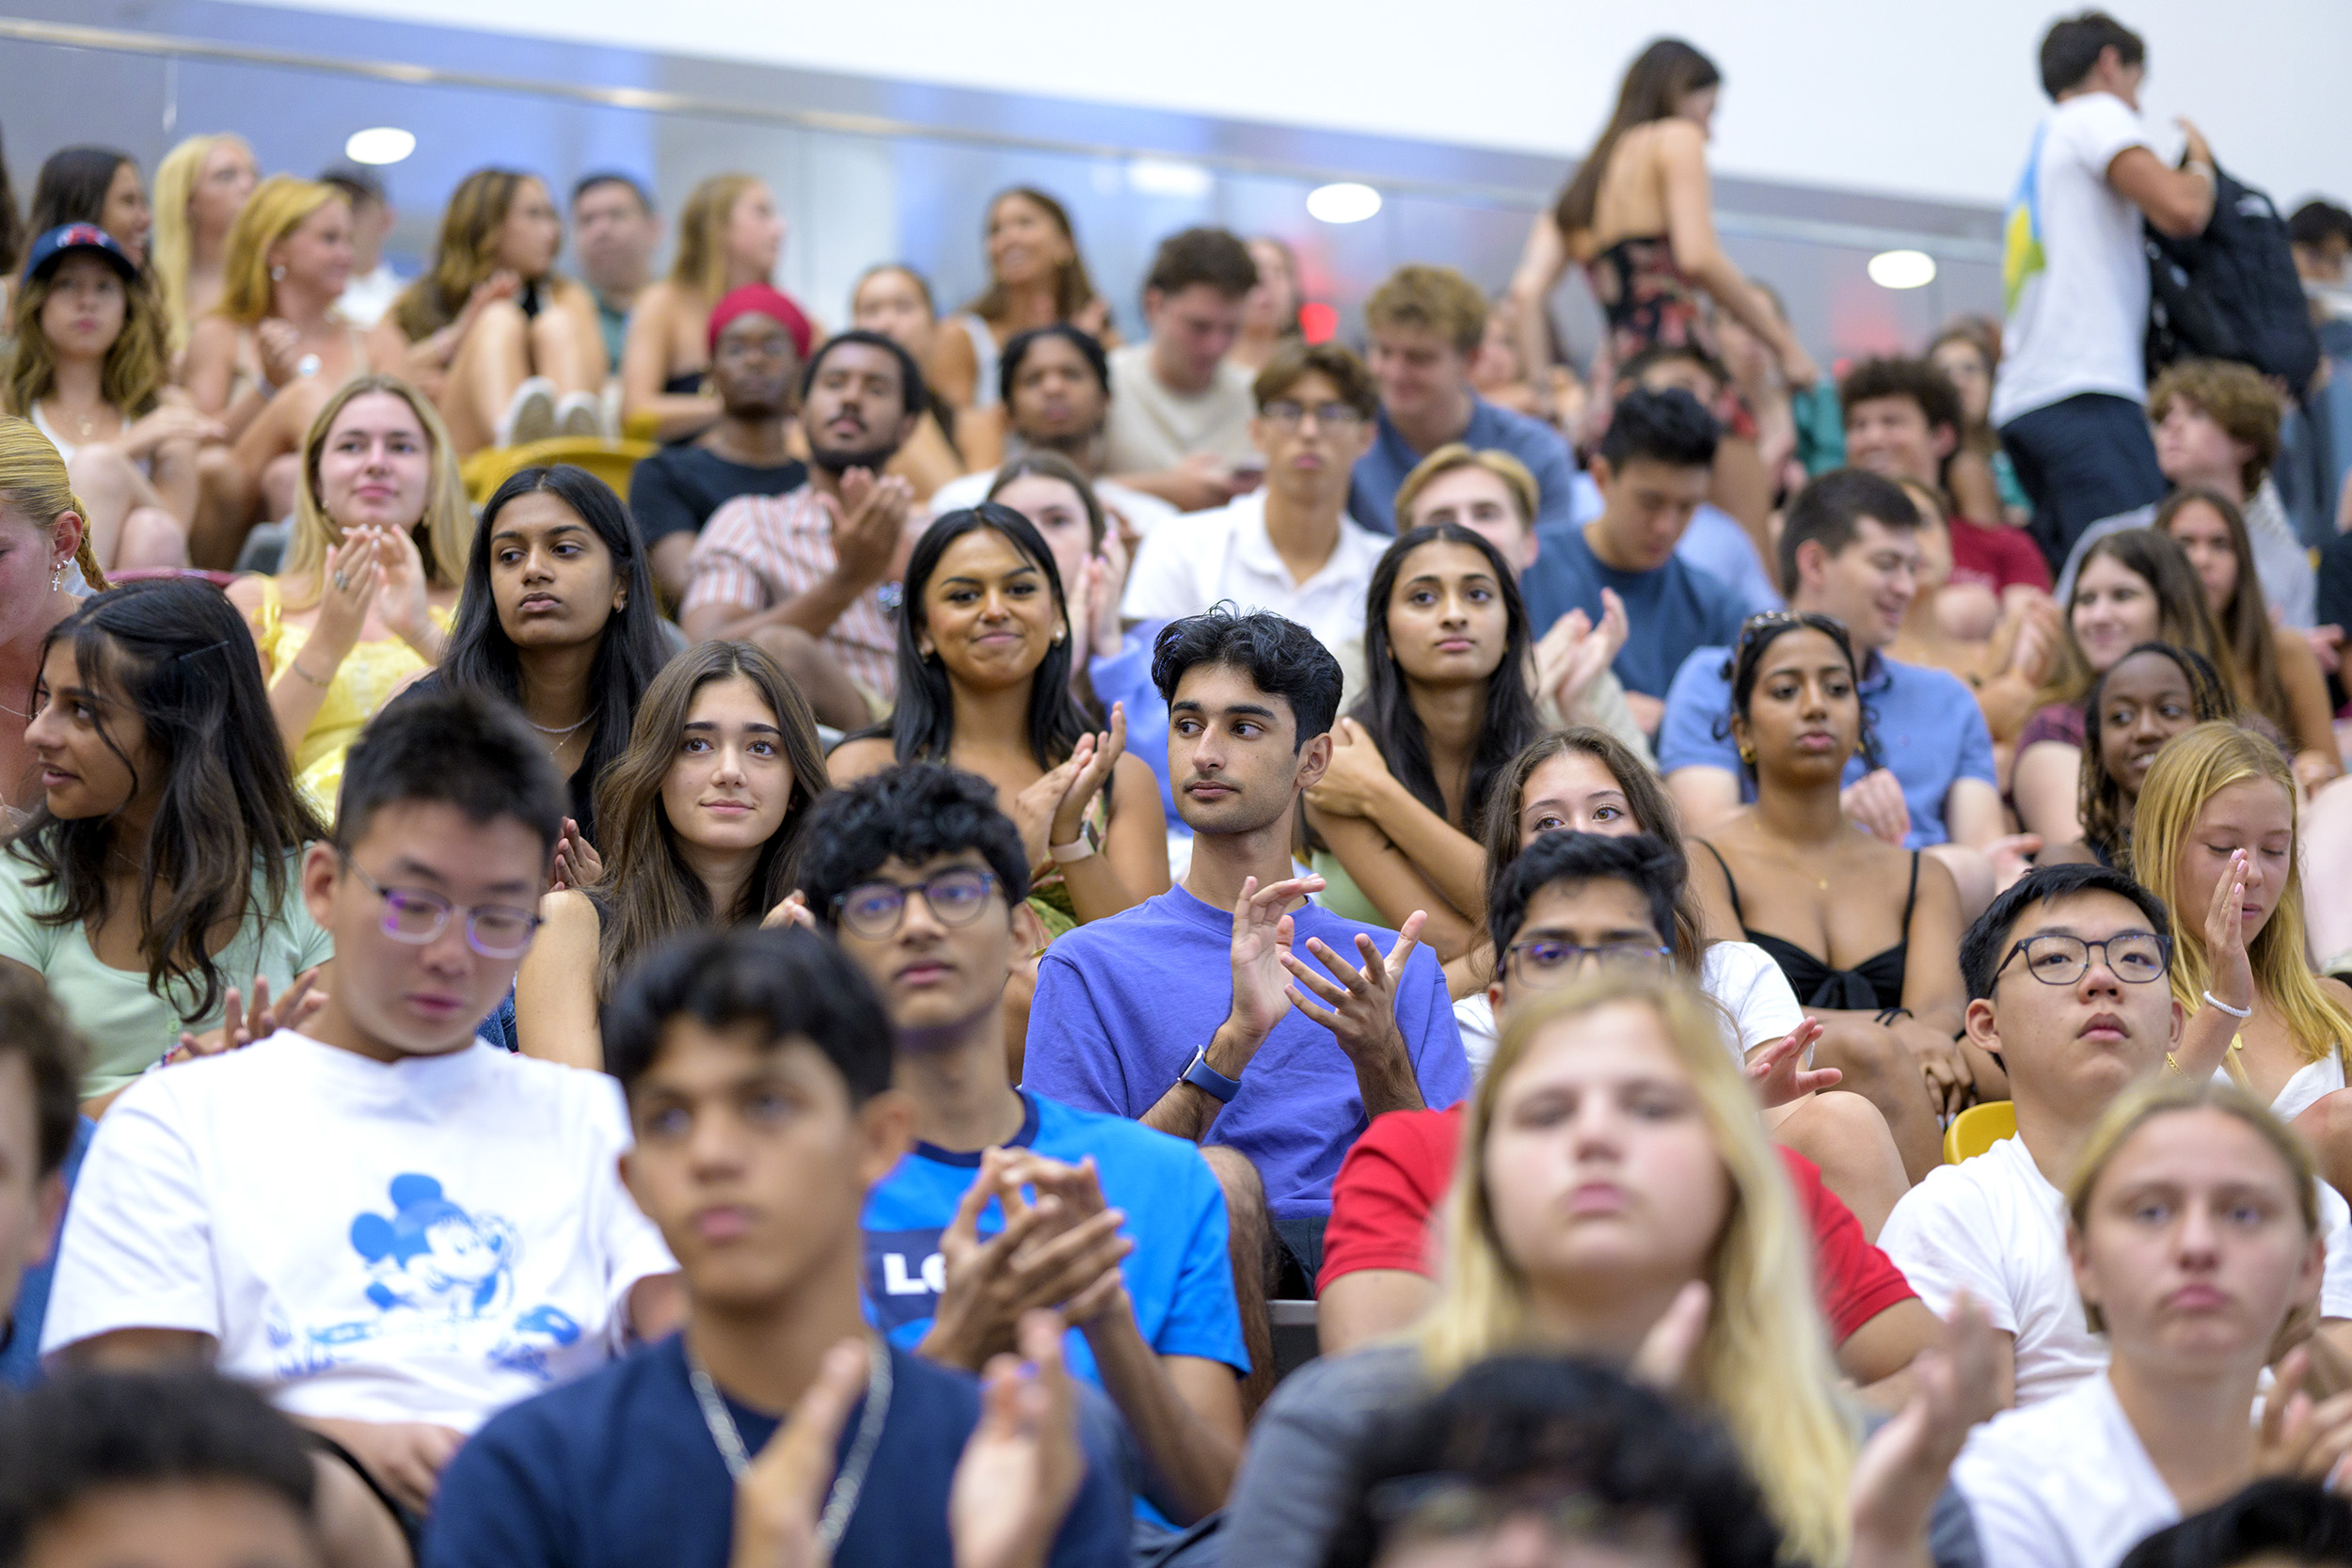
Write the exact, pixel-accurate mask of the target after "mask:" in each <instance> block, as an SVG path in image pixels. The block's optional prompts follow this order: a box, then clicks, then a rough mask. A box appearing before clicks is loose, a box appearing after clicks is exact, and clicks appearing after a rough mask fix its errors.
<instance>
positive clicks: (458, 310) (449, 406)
mask: <svg viewBox="0 0 2352 1568" xmlns="http://www.w3.org/2000/svg"><path fill="white" fill-rule="evenodd" d="M563 248H564V215H563V214H561V213H560V212H558V211H557V210H556V206H555V201H554V198H551V197H550V196H548V187H547V185H546V183H545V182H543V181H541V180H540V178H539V177H538V176H537V175H535V174H526V173H523V172H522V171H521V170H519V169H511V168H479V169H476V170H474V171H473V172H472V173H471V174H469V175H468V176H466V178H465V179H464V180H463V181H461V182H459V183H458V186H457V189H456V190H455V191H453V193H451V196H450V198H449V206H448V207H447V208H446V209H445V210H444V211H443V212H442V214H441V234H440V239H439V240H438V242H437V244H436V245H435V246H434V251H433V265H432V267H431V268H430V269H429V270H428V271H427V272H426V273H425V275H424V276H423V277H420V278H418V279H417V280H416V281H415V282H414V283H411V284H410V285H409V286H408V287H407V288H406V289H405V291H403V293H401V296H400V298H399V299H398V300H396V301H394V302H393V305H392V309H391V311H390V313H389V317H388V319H389V321H390V322H391V323H392V324H393V325H395V326H397V327H399V329H400V332H401V335H402V337H404V338H405V339H406V340H407V341H408V343H409V345H410V358H409V361H408V363H407V365H406V366H405V373H406V374H407V376H408V379H409V380H410V381H411V382H413V383H414V384H415V385H416V386H417V387H418V388H420V389H421V390H423V391H424V392H426V393H427V394H428V395H429V396H431V397H432V399H433V401H434V403H435V404H437V405H438V406H439V408H440V410H441V417H442V418H443V419H445V420H448V421H449V430H450V435H451V436H452V438H453V440H454V442H455V444H456V451H457V455H458V456H459V457H460V458H461V459H462V458H466V457H469V456H471V455H472V454H473V453H474V452H476V451H480V450H481V449H482V448H484V447H519V446H528V445H529V444H531V443H532V442H533V441H543V440H546V439H548V437H550V436H555V435H558V434H559V433H560V434H563V435H566V436H595V435H596V434H598V433H599V432H600V431H601V429H602V420H603V417H602V414H601V412H600V411H599V407H598V404H597V397H598V393H599V392H600V391H601V389H602V388H603V386H604V376H605V358H604V329H603V328H602V327H601V326H600V325H598V324H597V321H596V300H595V298H594V297H593V296H592V295H590V293H588V291H587V290H586V289H583V288H581V287H580V285H579V284H577V283H575V282H573V281H571V280H570V279H569V278H566V277H561V276H559V275H558V274H557V272H556V270H555V259H556V257H557V256H558V255H559V254H560V253H561V252H562V251H563Z"/></svg>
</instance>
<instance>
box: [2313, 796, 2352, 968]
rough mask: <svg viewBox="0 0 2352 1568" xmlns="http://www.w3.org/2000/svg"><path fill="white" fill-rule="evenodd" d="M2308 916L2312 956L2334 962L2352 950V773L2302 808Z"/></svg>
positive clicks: (2317, 959)
mask: <svg viewBox="0 0 2352 1568" xmlns="http://www.w3.org/2000/svg"><path fill="white" fill-rule="evenodd" d="M2301 836H2302V840H2303V919H2304V921H2305V922H2306V924H2308V925H2309V927H2310V928H2311V934H2310V938H2309V940H2310V942H2311V948H2312V955H2311V956H2312V961H2313V962H2314V963H2323V964H2324V963H2333V962H2335V961H2336V960H2337V959H2338V958H2344V956H2345V955H2346V954H2352V880H2347V879H2346V878H2345V877H2344V874H2343V873H2344V867H2346V866H2352V777H2348V778H2342V779H2338V780H2336V781H2335V782H2334V783H2333V784H2328V785H2326V786H2325V787H2324V788H2322V789H2321V790H2320V792H2319V793H2318V794H2316V795H2314V796H2312V803H2311V805H2310V806H2309V807H2308V808H2307V809H2306V810H2305V811H2304V813H2303V832H2302V835H2301Z"/></svg>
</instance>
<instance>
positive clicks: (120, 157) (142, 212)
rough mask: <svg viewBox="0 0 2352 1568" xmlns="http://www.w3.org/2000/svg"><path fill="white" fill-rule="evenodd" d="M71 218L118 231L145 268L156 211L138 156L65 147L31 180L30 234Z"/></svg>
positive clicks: (115, 234)
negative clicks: (140, 174)
mask: <svg viewBox="0 0 2352 1568" xmlns="http://www.w3.org/2000/svg"><path fill="white" fill-rule="evenodd" d="M68 223H94V224H96V225H98V227H99V228H101V229H103V230H105V231H106V232H107V233H108V234H110V235H112V236H113V237H114V242H115V244H117V245H120V246H121V247H122V253H123V254H124V255H126V256H128V257H130V258H131V263H132V265H134V266H135V267H137V268H138V269H139V270H140V272H141V274H142V275H144V274H145V273H146V271H147V240H148V236H149V235H150V234H151V233H152V232H153V231H154V228H155V211H154V209H153V208H152V207H150V206H149V205H148V202H147V185H146V182H143V181H142V180H140V178H139V166H138V160H137V159H135V158H134V157H132V156H131V154H129V153H128V152H118V151H116V150H114V149H113V148H111V147H61V148H59V149H57V150H56V151H55V152H52V153H51V154H49V161H48V162H47V163H44V164H42V165H41V166H40V176H39V178H37V179H36V180H35V181H34V182H33V201H32V207H31V210H30V213H29V215H28V216H27V218H26V220H25V232H26V237H27V238H28V239H29V238H30V237H31V236H32V235H35V234H46V233H47V232H49V230H52V229H56V228H57V227H58V226H60V225H62V224H68Z"/></svg>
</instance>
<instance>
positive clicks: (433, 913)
mask: <svg viewBox="0 0 2352 1568" xmlns="http://www.w3.org/2000/svg"><path fill="white" fill-rule="evenodd" d="M343 863H344V864H345V865H347V866H349V867H350V868H351V874H352V875H353V876H355V877H357V878H358V879H359V885H360V886H362V887H364V888H366V889H367V890H368V891H369V892H370V893H373V894H374V895H376V896H377V897H378V898H381V899H383V900H384V934H385V935H386V936H388V937H389V938H391V939H392V940H393V941H394V942H406V943H408V945H409V946H411V947H422V946H423V945H424V944H425V943H426V942H431V941H432V940H433V939H434V938H436V937H437V936H439V935H440V934H441V933H442V932H443V931H446V930H448V929H449V922H450V917H451V916H452V915H454V914H456V913H458V912H459V906H457V905H455V904H453V903H451V902H450V901H449V900H448V899H446V898H444V897H442V896H441V895H439V894H437V893H427V892H426V891H425V890H424V889H422V888H412V887H386V886H385V885H384V884H383V883H381V882H379V881H377V880H376V879H374V878H373V877H371V876H369V875H368V874H367V873H366V872H364V871H362V870H360V869H359V865H358V862H357V861H354V860H353V859H352V858H351V856H350V855H349V854H347V853H346V854H345V855H344V856H343ZM464 913H465V916H466V945H467V946H469V947H470V948H472V949H473V950H474V951H475V952H477V953H479V954H481V955H482V956H483V957H484V958H521V957H522V956H523V952H524V950H525V949H527V948H528V947H530V945H531V935H532V932H533V931H536V930H537V929H538V928H539V914H538V911H535V910H524V909H517V908H516V907H515V906H514V905H512V904H473V905H469V906H466V907H465V910H464Z"/></svg>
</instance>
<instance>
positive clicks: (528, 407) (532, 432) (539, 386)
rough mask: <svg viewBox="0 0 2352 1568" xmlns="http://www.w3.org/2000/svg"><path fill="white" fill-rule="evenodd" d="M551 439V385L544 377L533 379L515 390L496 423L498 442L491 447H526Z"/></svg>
mask: <svg viewBox="0 0 2352 1568" xmlns="http://www.w3.org/2000/svg"><path fill="white" fill-rule="evenodd" d="M554 435H555V383H554V382H552V381H549V380H548V378H547V377H546V376H544V375H534V376H532V377H531V378H530V379H529V380H527V381H525V382H524V383H523V384H522V385H521V386H519V387H517V388H515V396H514V397H513V399H512V400H510V401H509V402H508V404H506V412H505V414H504V415H503V416H501V419H500V420H499V423H498V431H497V437H498V438H497V439H496V440H495V441H493V442H492V443H491V444H492V445H493V446H501V447H527V446H529V445H531V443H532V442H533V441H545V440H547V439H548V438H549V437H551V436H554Z"/></svg>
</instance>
